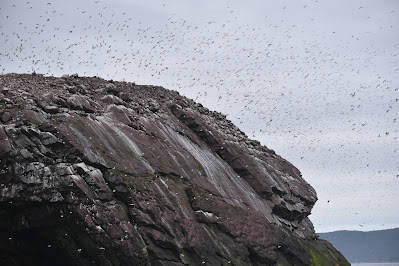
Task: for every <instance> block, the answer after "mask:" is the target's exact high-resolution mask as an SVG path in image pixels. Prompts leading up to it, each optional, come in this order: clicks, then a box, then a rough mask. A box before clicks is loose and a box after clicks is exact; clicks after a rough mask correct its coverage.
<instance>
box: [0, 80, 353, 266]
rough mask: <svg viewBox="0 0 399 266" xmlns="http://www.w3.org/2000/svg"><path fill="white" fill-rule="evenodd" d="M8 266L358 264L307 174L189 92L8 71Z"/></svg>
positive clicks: (1, 86)
mask: <svg viewBox="0 0 399 266" xmlns="http://www.w3.org/2000/svg"><path fill="white" fill-rule="evenodd" d="M0 120H1V123H0V160H1V161H0V185H1V187H0V264H2V265H55V264H58V265H91V264H93V263H95V264H96V265H140V264H144V265H184V264H187V265H202V264H205V265H229V264H233V265H251V264H253V265H275V264H278V265H311V264H313V265H335V264H337V263H338V264H340V265H345V264H347V261H346V260H345V258H343V256H342V255H341V254H340V253H339V252H337V251H336V250H335V249H334V248H333V247H332V246H331V245H330V244H329V243H328V242H326V241H324V240H319V239H318V238H317V236H316V235H315V232H314V230H313V226H312V223H311V222H310V221H309V219H308V218H307V216H308V215H309V214H310V212H311V209H312V207H313V205H314V203H315V202H316V200H317V197H316V192H315V191H314V189H313V188H312V187H311V186H310V185H309V184H308V183H307V182H306V181H305V180H304V179H303V178H302V176H301V173H300V172H299V171H298V169H296V168H295V167H294V166H293V165H291V164H290V163H289V162H287V161H286V160H284V159H283V158H281V157H280V156H278V155H276V153H275V152H274V151H273V150H270V149H268V148H266V147H265V146H261V145H260V143H259V142H257V141H254V140H250V139H248V137H247V136H246V135H245V134H244V133H243V132H241V131H240V130H239V129H238V128H237V127H235V126H234V125H233V124H232V123H231V122H230V121H229V120H227V119H226V117H225V116H224V115H222V114H220V113H217V112H212V111H209V110H208V109H206V108H204V107H203V106H202V105H201V104H197V103H195V102H193V101H192V100H189V99H187V98H185V97H182V96H180V95H179V94H178V93H177V92H175V91H170V90H166V89H164V88H161V87H155V86H139V85H136V84H134V83H126V82H114V81H105V80H103V79H100V78H97V77H91V78H88V77H78V76H77V75H72V76H65V77H63V78H55V77H44V76H42V75H35V74H33V75H24V74H8V75H1V76H0Z"/></svg>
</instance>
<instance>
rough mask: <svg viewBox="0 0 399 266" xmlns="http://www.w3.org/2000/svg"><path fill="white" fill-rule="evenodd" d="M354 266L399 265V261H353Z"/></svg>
mask: <svg viewBox="0 0 399 266" xmlns="http://www.w3.org/2000/svg"><path fill="white" fill-rule="evenodd" d="M351 265H352V266H399V262H379V263H351Z"/></svg>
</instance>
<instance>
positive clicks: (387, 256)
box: [319, 228, 399, 263]
mask: <svg viewBox="0 0 399 266" xmlns="http://www.w3.org/2000/svg"><path fill="white" fill-rule="evenodd" d="M319 235H320V238H323V239H326V240H328V241H330V242H331V243H332V244H333V245H334V246H335V247H336V248H337V249H338V250H339V251H341V252H342V254H344V255H345V257H346V258H347V259H348V260H349V261H350V262H352V263H355V262H397V263H398V262H399V228H396V229H388V230H379V231H370V232H361V231H336V232H331V233H320V234H319Z"/></svg>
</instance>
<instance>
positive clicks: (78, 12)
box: [0, 0, 399, 230]
mask: <svg viewBox="0 0 399 266" xmlns="http://www.w3.org/2000/svg"><path fill="white" fill-rule="evenodd" d="M269 2H270V1H269ZM307 2H308V3H307V4H306V5H300V4H298V3H297V4H294V3H293V2H287V1H285V2H281V4H280V5H277V6H276V4H274V6H273V7H274V8H273V9H265V10H256V6H255V5H252V6H251V4H249V6H250V7H249V8H245V9H244V8H241V9H240V4H239V2H237V1H232V3H231V5H225V6H223V4H220V3H218V4H216V3H215V7H213V8H211V7H208V8H207V7H198V6H195V7H194V8H193V7H187V5H190V4H183V2H182V3H181V7H179V6H177V7H176V5H175V6H172V4H169V3H167V2H166V1H165V2H162V1H158V2H157V1H155V2H153V3H147V4H144V3H141V2H138V1H132V2H131V3H129V4H128V3H124V2H123V1H115V2H111V1H105V0H100V1H87V3H82V2H80V1H77V0H75V1H68V2H63V1H51V2H49V0H47V1H43V0H39V1H21V0H10V1H2V3H1V4H0V34H1V35H0V36H1V39H2V41H1V42H0V48H1V49H0V73H10V72H17V73H26V72H28V73H30V72H36V73H42V74H45V75H55V76H61V75H62V74H65V73H69V74H72V73H78V74H79V75H81V76H94V75H96V76H100V77H102V78H106V79H114V80H125V81H132V82H136V83H138V84H153V85H161V86H164V87H166V88H168V89H174V90H177V91H179V92H180V93H181V94H183V95H186V96H187V97H189V98H192V99H195V100H196V101H197V102H201V103H202V104H203V105H205V106H206V107H208V108H210V109H214V110H217V111H221V112H223V113H225V114H227V117H228V118H229V119H230V120H232V121H233V122H234V123H235V124H236V125H237V126H238V127H240V128H241V129H242V130H243V131H245V132H246V133H247V135H248V136H249V137H251V138H256V139H258V140H260V141H261V142H262V143H263V144H265V145H267V146H268V147H270V148H273V149H275V150H276V152H277V153H278V154H281V155H282V156H283V157H285V158H286V159H288V160H289V161H291V162H293V164H294V165H296V166H297V167H299V169H300V170H301V171H302V172H303V174H304V178H305V179H306V180H307V181H308V182H309V183H311V184H312V185H313V186H314V187H315V188H316V191H318V194H319V198H320V203H319V204H318V205H316V208H315V211H314V213H315V214H314V217H313V218H312V219H313V220H315V221H316V222H315V225H316V228H319V229H320V230H324V229H323V228H324V227H323V225H324V224H325V223H328V220H330V221H335V218H333V217H331V216H332V215H338V216H339V217H340V219H342V217H344V216H345V215H351V214H352V213H353V212H355V210H356V213H359V210H360V212H362V211H363V213H364V216H362V218H361V219H368V218H366V217H367V215H368V210H366V208H365V207H364V206H365V205H368V208H371V209H372V210H374V211H376V210H377V209H379V208H382V207H381V206H377V205H376V206H374V205H373V204H374V203H375V202H377V203H381V202H392V200H393V198H394V197H395V196H394V194H395V193H396V192H397V191H396V190H395V191H393V192H392V190H387V189H386V188H387V187H389V188H394V187H396V188H397V187H399V186H398V185H399V178H398V174H399V169H398V164H397V162H398V161H399V155H398V151H397V147H398V136H399V134H398V121H397V116H398V114H399V107H398V106H399V102H398V98H399V91H398V89H399V86H398V85H399V79H398V74H397V73H399V60H398V54H399V39H397V37H392V36H399V34H398V33H399V32H398V26H399V25H398V23H397V22H398V20H397V14H398V13H397V12H396V10H392V9H390V8H391V7H389V6H387V7H386V8H385V9H376V10H373V7H371V6H370V7H368V6H367V3H369V4H370V3H371V1H369V2H367V1H366V3H363V4H361V5H360V6H356V7H353V8H352V7H351V5H353V3H351V4H348V6H342V7H341V9H350V8H352V9H353V11H351V12H352V13H351V14H352V15H353V18H352V19H353V21H349V22H352V23H354V24H353V25H352V24H349V25H345V23H344V22H340V21H335V20H331V21H330V24H327V23H326V21H324V20H322V18H321V17H322V16H325V15H326V14H317V13H316V12H317V11H318V10H319V11H320V10H322V9H320V7H319V5H321V3H319V2H318V1H307ZM171 3H175V2H173V1H172V2H171ZM265 3H266V2H265ZM270 3H271V2H270ZM270 3H269V4H270ZM340 4H344V5H345V2H342V3H341V2H340ZM193 5H194V4H193ZM295 5H297V7H295V8H293V6H295ZM337 5H338V4H337ZM370 5H371V4H370ZM193 10H194V11H195V12H197V13H198V14H194V13H193V12H194V11H193ZM331 12H333V11H331ZM370 14H371V15H370ZM355 22H356V23H358V24H359V25H360V26H359V25H358V24H356V23H355ZM395 22H396V24H395ZM323 23H324V24H323ZM331 23H332V24H333V25H331ZM334 23H336V25H334ZM362 23H363V24H364V25H365V26H364V25H363V26H362ZM395 38H396V40H395ZM384 190H386V191H384ZM348 194H351V195H352V196H351V197H350V198H351V199H348ZM376 198H377V200H376ZM334 202H335V203H336V204H335V205H334V204H333V203H334ZM372 202H373V204H372ZM385 204H386V203H385ZM343 205H345V206H346V207H345V208H343V207H342V206H343ZM371 205H372V206H371ZM380 205H382V204H380ZM388 205H389V207H390V208H391V210H392V208H393V210H396V213H399V209H398V207H397V206H395V205H394V204H393V203H392V204H391V203H389V204H388ZM373 208H374V209H373ZM384 210H385V209H384ZM377 212H378V211H377ZM381 215H382V216H384V215H385V214H384V213H381ZM324 216H325V217H324ZM385 216H386V215H385ZM387 216H389V217H391V219H393V218H399V217H398V216H397V215H396V216H395V215H394V214H390V215H387ZM337 219H338V218H337ZM397 220H399V219H397ZM362 221H364V222H363V225H362V226H364V227H366V225H367V223H370V226H382V222H379V221H371V220H367V221H365V220H362ZM359 223H362V222H359ZM371 224H373V225H371ZM327 227H328V226H327ZM327 227H325V228H327ZM370 228H371V227H370ZM351 229H354V228H351ZM326 230H327V229H326Z"/></svg>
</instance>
